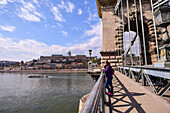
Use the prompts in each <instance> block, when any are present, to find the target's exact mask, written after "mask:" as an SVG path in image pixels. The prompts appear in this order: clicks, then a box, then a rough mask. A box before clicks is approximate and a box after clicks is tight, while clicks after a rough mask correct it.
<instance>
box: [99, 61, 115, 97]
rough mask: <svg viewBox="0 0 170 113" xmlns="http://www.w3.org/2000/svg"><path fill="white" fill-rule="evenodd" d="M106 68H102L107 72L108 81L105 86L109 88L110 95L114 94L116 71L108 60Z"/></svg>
mask: <svg viewBox="0 0 170 113" xmlns="http://www.w3.org/2000/svg"><path fill="white" fill-rule="evenodd" d="M104 68H105V69H104V70H101V71H103V72H105V73H106V77H107V81H106V83H105V87H106V88H107V89H108V95H110V96H112V95H113V85H112V79H113V76H112V74H113V73H114V72H113V71H114V70H113V69H112V67H111V66H110V63H109V62H108V61H106V62H105V66H104ZM109 86H110V87H109Z"/></svg>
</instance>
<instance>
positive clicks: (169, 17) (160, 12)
mask: <svg viewBox="0 0 170 113" xmlns="http://www.w3.org/2000/svg"><path fill="white" fill-rule="evenodd" d="M154 15H155V17H156V18H157V20H158V23H159V24H158V26H159V27H162V30H163V44H169V43H170V37H169V36H168V31H167V26H168V25H170V6H169V5H164V6H159V7H158V8H157V9H156V10H155V13H154Z"/></svg>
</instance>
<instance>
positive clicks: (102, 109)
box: [101, 75, 105, 113]
mask: <svg viewBox="0 0 170 113" xmlns="http://www.w3.org/2000/svg"><path fill="white" fill-rule="evenodd" d="M104 101H105V75H104V80H103V91H102V98H101V113H105V109H104Z"/></svg>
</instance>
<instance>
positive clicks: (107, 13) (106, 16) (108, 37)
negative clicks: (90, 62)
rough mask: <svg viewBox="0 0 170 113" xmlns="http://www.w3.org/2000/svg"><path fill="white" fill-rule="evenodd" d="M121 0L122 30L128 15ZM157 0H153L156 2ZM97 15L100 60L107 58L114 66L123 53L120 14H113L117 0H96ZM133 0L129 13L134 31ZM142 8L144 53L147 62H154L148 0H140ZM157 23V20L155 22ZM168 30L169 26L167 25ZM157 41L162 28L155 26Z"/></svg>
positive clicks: (131, 0)
mask: <svg viewBox="0 0 170 113" xmlns="http://www.w3.org/2000/svg"><path fill="white" fill-rule="evenodd" d="M122 1H123V7H124V8H123V9H124V26H125V27H124V30H125V31H128V17H127V7H126V0H122ZM138 1H139V0H136V2H137V10H138V23H139V36H140V38H141V55H142V56H143V58H144V52H143V42H142V30H141V19H140V12H139V11H140V9H139V3H138ZM156 1H157V0H153V2H156ZM96 2H97V8H98V15H99V17H100V18H101V19H102V22H103V40H102V51H101V52H100V53H101V62H102V63H103V62H105V61H106V60H108V61H109V62H110V63H111V66H112V67H114V68H116V66H117V65H122V63H123V62H122V55H121V54H122V53H123V25H122V16H121V14H120V16H117V15H115V14H114V9H115V6H116V3H117V0H96ZM133 4H134V0H129V13H130V25H131V31H134V32H136V29H137V28H136V18H135V13H134V12H133V11H135V10H134V9H133V8H134V7H133V6H134V5H133ZM142 9H143V23H144V27H145V43H146V50H147V51H146V53H147V62H148V64H154V63H156V62H157V60H158V59H157V52H156V44H155V33H154V25H153V17H152V10H151V4H150V0H142ZM156 23H157V22H156ZM168 31H170V27H168ZM157 34H158V43H159V45H161V39H162V38H161V37H162V29H161V28H157Z"/></svg>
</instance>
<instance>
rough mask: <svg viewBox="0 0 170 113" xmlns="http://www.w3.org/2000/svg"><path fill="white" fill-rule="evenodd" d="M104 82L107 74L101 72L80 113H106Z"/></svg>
mask: <svg viewBox="0 0 170 113" xmlns="http://www.w3.org/2000/svg"><path fill="white" fill-rule="evenodd" d="M104 82H105V74H104V73H103V72H101V74H100V77H99V79H98V80H97V82H96V84H95V85H94V87H93V89H92V91H91V92H90V95H89V97H88V98H87V100H86V102H85V104H84V105H83V107H82V109H81V111H80V113H97V112H98V111H100V113H104V93H105V92H104ZM99 106H100V107H99Z"/></svg>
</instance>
